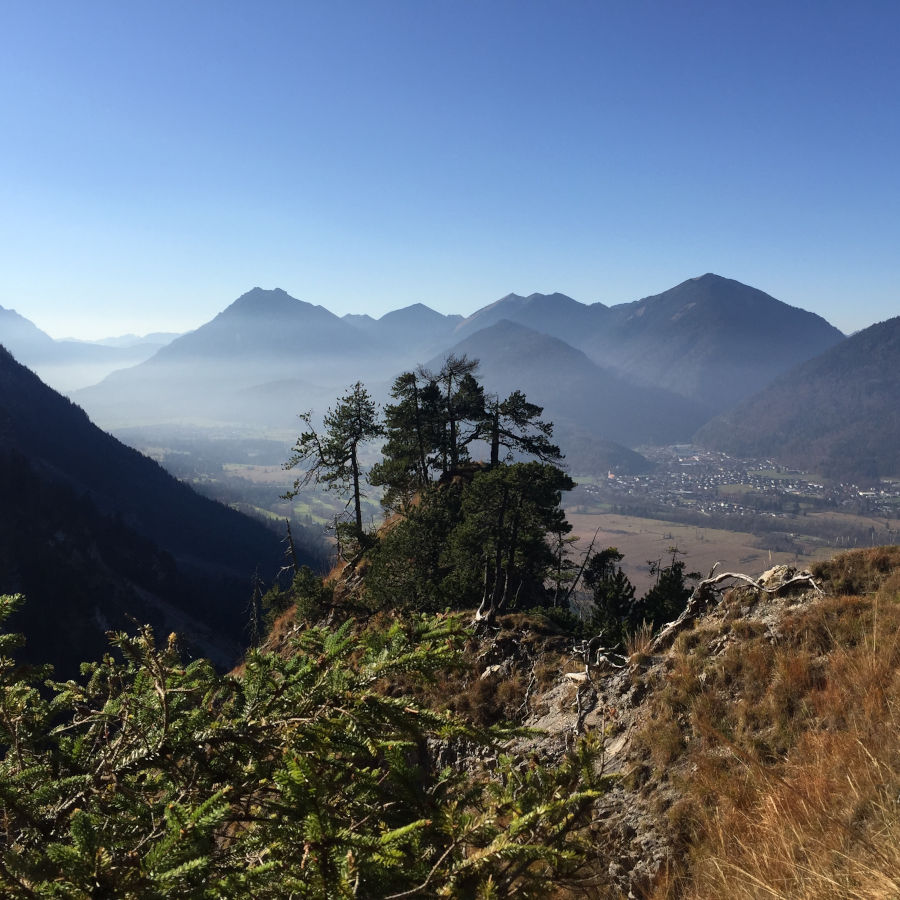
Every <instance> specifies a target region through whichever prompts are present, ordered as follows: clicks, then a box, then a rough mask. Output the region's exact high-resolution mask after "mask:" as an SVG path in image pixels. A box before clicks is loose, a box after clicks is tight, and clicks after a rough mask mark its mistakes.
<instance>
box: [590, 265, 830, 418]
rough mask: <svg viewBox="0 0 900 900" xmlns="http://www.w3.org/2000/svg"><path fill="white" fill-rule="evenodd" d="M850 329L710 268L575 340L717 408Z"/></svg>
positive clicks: (624, 369) (607, 361)
mask: <svg viewBox="0 0 900 900" xmlns="http://www.w3.org/2000/svg"><path fill="white" fill-rule="evenodd" d="M843 337H844V336H843V335H842V334H841V332H840V331H838V330H837V329H836V328H834V327H833V326H831V325H829V324H828V322H826V321H825V320H824V319H823V318H821V317H820V316H817V315H815V314H814V313H810V312H806V311H805V310H802V309H798V308H796V307H793V306H788V304H786V303H782V302H781V301H780V300H776V299H775V298H774V297H771V296H769V295H768V294H766V293H764V292H763V291H760V290H757V289H756V288H752V287H749V286H747V285H745V284H741V283H740V282H738V281H735V280H733V279H731V278H722V277H721V276H719V275H713V274H706V275H703V276H701V277H699V278H690V279H688V280H687V281H684V282H682V283H681V284H679V285H677V286H676V287H673V288H671V289H670V290H668V291H665V292H663V293H662V294H657V295H655V296H653V297H645V298H644V299H643V300H636V301H635V302H633V303H623V304H620V305H617V306H613V307H611V308H610V309H609V310H608V313H607V314H606V315H605V316H604V317H603V318H602V320H600V321H599V322H598V324H597V326H596V328H595V329H594V331H593V332H592V333H588V334H584V335H583V336H582V337H581V338H580V339H578V340H577V341H576V346H578V347H580V348H581V349H582V350H584V351H585V353H587V354H588V356H590V357H591V358H592V359H593V360H595V361H596V362H598V363H601V364H602V365H604V366H608V367H612V368H614V369H617V370H618V371H620V372H621V373H622V374H624V375H626V376H628V377H630V378H632V379H634V380H636V381H638V382H640V383H641V384H648V385H656V386H664V387H666V388H667V389H668V390H670V391H673V392H675V393H678V394H681V395H682V396H684V397H688V398H690V399H692V400H694V401H695V402H697V403H700V404H703V405H704V406H705V407H706V408H707V409H708V410H709V411H710V412H711V413H712V412H719V411H721V410H723V409H726V408H728V407H730V406H734V405H735V404H736V403H738V402H739V401H740V400H742V399H744V398H745V397H748V396H750V395H752V394H754V393H756V392H757V391H758V390H760V389H761V388H762V387H764V386H765V385H766V384H768V383H769V382H770V381H771V380H772V379H773V378H775V377H777V376H778V375H779V374H781V373H782V372H785V371H787V370H788V369H791V368H793V367H794V366H795V365H797V364H798V363H800V362H802V361H803V360H806V359H809V358H811V357H813V356H816V355H817V354H819V353H821V352H822V351H824V350H826V349H828V348H829V347H831V346H833V345H835V344H837V343H840V341H841V340H843Z"/></svg>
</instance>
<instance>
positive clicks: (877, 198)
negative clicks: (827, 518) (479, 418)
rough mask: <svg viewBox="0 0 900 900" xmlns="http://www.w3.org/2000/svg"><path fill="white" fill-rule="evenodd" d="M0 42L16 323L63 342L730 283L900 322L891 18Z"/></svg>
mask: <svg viewBox="0 0 900 900" xmlns="http://www.w3.org/2000/svg"><path fill="white" fill-rule="evenodd" d="M0 33H2V34H3V35H4V37H3V41H2V44H3V52H2V53H0V121H2V123H3V131H2V138H0V305H2V306H5V307H7V308H15V309H17V310H18V311H19V312H20V313H22V314H23V315H25V316H27V317H28V318H30V319H31V320H32V321H34V322H35V323H36V324H38V325H39V326H40V327H41V328H43V329H44V330H46V331H48V332H49V333H51V334H52V335H53V336H55V337H62V336H66V335H74V336H78V337H101V336H105V335H111V334H117V333H123V332H126V331H138V332H146V331H150V330H183V329H187V328H192V327H196V326H197V325H200V324H202V323H203V322H204V321H207V320H208V319H209V318H211V317H212V316H213V315H215V314H216V313H217V312H218V311H220V310H221V309H222V308H224V307H225V306H226V305H227V304H228V303H230V302H231V301H232V300H233V299H235V298H236V297H237V296H238V295H240V294H241V293H243V292H244V291H245V290H248V289H249V288H251V287H253V286H255V285H260V286H262V287H276V286H278V287H282V288H284V289H285V290H287V291H288V292H289V293H291V294H293V295H294V296H296V297H299V298H301V299H303V300H307V301H309V302H312V303H319V304H322V305H323V306H326V307H328V308H329V309H331V310H333V311H334V312H337V313H338V314H343V313H346V312H368V313H370V314H371V315H375V316H377V315H381V314H383V313H384V312H386V311H388V310H390V309H394V308H397V307H400V306H406V305H408V304H410V303H415V302H419V301H421V302H424V303H427V304H428V305H430V306H432V307H434V308H435V309H438V310H440V311H442V312H460V313H463V314H467V313H470V312H472V311H474V310H475V309H476V308H478V307H480V306H483V305H485V304H487V303H490V302H492V301H493V300H495V299H497V298H499V297H500V296H502V295H504V294H506V293H508V292H510V291H515V292H518V293H526V294H527V293H531V292H533V291H541V292H549V291H562V292H564V293H566V294H569V295H570V296H573V297H575V298H576V299H578V300H581V301H583V302H593V301H595V300H601V301H603V302H604V303H608V304H613V303H620V302H624V301H629V300H634V299H637V298H639V297H643V296H646V295H649V294H653V293H657V292H659V291H662V290H665V289H666V288H669V287H671V286H673V285H675V284H677V283H679V282H681V281H683V280H684V279H685V278H689V277H693V276H695V275H701V274H703V273H704V272H708V271H712V272H717V273H718V274H721V275H725V276H728V277H732V278H736V279H738V280H740V281H743V282H745V283H748V284H752V285H754V286H755V287H759V288H761V289H763V290H765V291H767V292H768V293H770V294H773V295H774V296H776V297H778V298H779V299H781V300H784V301H785V302H788V303H791V304H793V305H796V306H801V307H804V308H806V309H810V310H813V311H815V312H818V313H820V314H821V315H823V316H825V317H826V318H827V319H828V320H829V321H831V322H832V323H833V324H835V325H837V326H838V327H839V328H841V329H842V330H844V331H853V330H856V329H858V328H862V327H865V326H867V325H869V324H871V323H872V322H875V321H879V320H881V319H885V318H888V317H890V316H893V315H897V314H898V313H900V302H898V300H900V253H898V247H900V152H898V151H900V52H898V49H897V48H898V47H900V4H898V3H896V2H884V3H876V2H868V3H867V2H858V3H853V4H850V3H847V2H839V3H838V2H829V0H816V2H804V0H790V2H784V0H782V2H773V3H768V2H759V0H754V2H730V0H705V2H701V0H696V2H690V0H658V2H652V0H621V2H601V0H595V2H575V0H554V2H550V0H548V2H531V0H509V2H504V0H494V2H476V0H470V2H462V0H458V2H444V0H410V2H401V0H367V2H362V0H359V2H344V0H321V2H301V0H296V2H265V0H263V2H254V3H250V2H236V0H218V2H202V0H191V2H184V0H178V2H168V0H153V2H143V0H128V2H121V0H117V2H103V0H85V2H82V3H73V2H71V0H67V2H42V0H8V2H6V3H4V4H2V6H0Z"/></svg>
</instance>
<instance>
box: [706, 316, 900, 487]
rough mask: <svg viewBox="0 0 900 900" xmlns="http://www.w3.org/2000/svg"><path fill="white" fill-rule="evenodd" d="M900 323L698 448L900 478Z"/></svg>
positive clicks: (782, 387) (745, 407)
mask: <svg viewBox="0 0 900 900" xmlns="http://www.w3.org/2000/svg"><path fill="white" fill-rule="evenodd" d="M898 398H900V317H897V318H894V319H888V320H887V321H886V322H881V323H879V324H877V325H872V326H871V327H870V328H866V329H865V330H864V331H860V332H858V333H857V334H854V335H853V336H852V337H849V338H847V340H845V341H843V342H842V343H840V344H838V345H837V346H836V347H832V348H831V349H830V350H827V351H826V352H824V353H822V354H821V355H820V356H817V357H816V358H815V359H811V360H809V361H808V362H806V363H804V364H803V365H801V366H799V367H798V368H796V369H794V370H792V371H791V372H789V373H787V374H786V375H783V376H782V377H781V378H779V379H778V380H777V381H776V382H774V383H773V384H771V385H770V386H769V387H767V388H765V389H764V390H763V391H761V392H760V393H759V394H757V395H756V396H754V397H752V398H750V399H749V400H747V401H746V402H745V403H743V404H741V405H740V406H738V407H737V408H736V409H734V410H731V411H729V412H727V413H724V414H722V415H721V416H719V417H718V418H716V419H714V420H713V421H712V422H710V423H709V424H707V425H705V426H704V427H703V428H701V429H700V431H699V432H698V433H697V435H696V441H697V443H699V444H701V445H703V446H707V447H712V448H716V449H719V450H724V451H725V452H728V453H734V454H736V455H741V456H771V457H773V458H775V459H778V460H781V461H783V462H785V463H787V464H789V465H795V466H798V467H800V468H804V469H807V470H810V471H814V472H820V473H822V474H823V475H825V476H826V477H831V478H835V479H848V480H849V479H874V478H878V477H885V476H887V477H898V476H900V415H898V410H900V399H898Z"/></svg>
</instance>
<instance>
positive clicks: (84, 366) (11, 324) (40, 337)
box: [0, 306, 174, 391]
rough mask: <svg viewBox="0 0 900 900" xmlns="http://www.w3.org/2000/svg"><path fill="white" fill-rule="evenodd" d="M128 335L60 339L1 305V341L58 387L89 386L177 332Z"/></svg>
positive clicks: (146, 355) (149, 352) (139, 359)
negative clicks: (140, 336)
mask: <svg viewBox="0 0 900 900" xmlns="http://www.w3.org/2000/svg"><path fill="white" fill-rule="evenodd" d="M129 337H130V338H132V339H131V340H126V339H124V338H123V339H118V340H116V339H112V340H107V341H76V340H71V339H70V340H62V341H57V340H54V339H53V338H52V337H50V335H49V334H47V333H46V332H44V331H42V330H41V329H40V328H38V327H37V326H36V325H35V324H34V323H33V322H31V321H30V320H29V319H26V318H25V317H24V316H21V315H19V313H17V312H16V311H15V310H14V309H4V308H3V307H2V306H0V345H3V346H4V347H6V348H7V350H9V351H10V353H12V354H13V356H14V357H15V358H16V359H18V360H19V361H20V362H22V363H23V364H24V365H27V366H29V367H30V368H32V369H33V370H35V371H36V372H37V373H38V374H39V375H41V376H42V377H43V378H45V380H46V381H47V382H49V383H52V384H53V385H54V387H56V389H57V390H65V391H68V390H74V389H77V388H79V387H86V386H87V385H89V384H93V383H96V382H97V381H99V380H100V379H101V378H104V377H105V376H106V375H108V374H109V373H110V372H112V371H114V370H115V369H121V368H126V367H128V366H133V365H137V364H138V363H141V362H143V361H144V360H146V359H149V358H150V357H151V356H152V355H153V354H154V353H156V351H157V350H159V349H160V348H161V347H163V346H165V344H166V343H167V342H168V341H169V340H171V339H172V337H174V335H166V334H162V333H160V334H156V335H147V336H145V337H143V338H139V337H137V336H136V335H130V336H129Z"/></svg>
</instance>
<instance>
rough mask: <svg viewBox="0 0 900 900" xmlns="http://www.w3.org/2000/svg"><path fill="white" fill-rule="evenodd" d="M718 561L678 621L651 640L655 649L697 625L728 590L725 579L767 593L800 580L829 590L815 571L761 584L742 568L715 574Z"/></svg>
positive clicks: (777, 590) (801, 582) (809, 585)
mask: <svg viewBox="0 0 900 900" xmlns="http://www.w3.org/2000/svg"><path fill="white" fill-rule="evenodd" d="M718 565H719V564H718V563H716V564H715V565H714V566H713V567H712V569H711V570H710V573H709V575H708V576H707V577H706V578H704V579H703V580H702V581H701V582H700V583H699V584H698V585H697V587H696V588H694V592H693V593H692V594H691V596H690V599H689V600H688V602H687V606H685V608H684V612H682V614H681V615H680V616H679V617H678V618H677V619H675V621H674V622H669V623H668V624H667V625H664V626H663V627H662V630H661V631H660V632H659V634H658V635H657V636H656V637H655V638H654V639H653V642H652V643H651V644H650V652H651V653H659V652H660V651H661V650H664V649H665V648H666V647H668V646H669V645H670V644H671V643H672V641H673V640H674V639H675V637H676V636H677V635H678V634H679V633H680V632H682V631H683V630H684V629H685V628H687V627H688V626H689V625H693V624H694V622H696V621H697V619H699V618H700V616H702V615H703V613H704V612H706V610H707V609H708V608H709V606H711V605H712V604H713V603H715V602H716V601H717V600H718V596H721V594H722V592H723V591H725V590H726V588H724V587H720V585H721V584H722V582H723V581H729V580H730V581H732V582H734V581H740V582H743V583H744V584H748V585H750V587H752V588H754V590H757V591H760V592H761V593H764V594H777V593H779V592H781V591H783V590H785V589H786V588H788V587H791V586H792V585H798V584H802V585H805V586H806V587H811V588H812V589H813V590H814V591H816V592H817V593H819V594H824V593H825V592H824V591H823V590H822V588H820V587H819V585H817V584H816V583H815V581H814V580H813V577H812V575H810V574H809V573H800V574H799V575H795V576H794V577H793V578H789V579H788V580H787V581H783V582H782V583H781V584H778V585H775V586H774V587H765V586H764V585H762V584H760V583H759V581H757V580H755V579H753V578H751V577H750V576H749V575H744V574H743V573H742V572H722V573H721V574H719V575H714V574H713V573H714V572H715V570H716V568H717V567H718ZM728 587H732V585H728ZM717 595H718V596H717Z"/></svg>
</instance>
